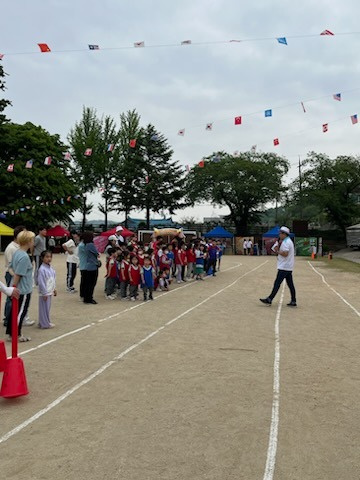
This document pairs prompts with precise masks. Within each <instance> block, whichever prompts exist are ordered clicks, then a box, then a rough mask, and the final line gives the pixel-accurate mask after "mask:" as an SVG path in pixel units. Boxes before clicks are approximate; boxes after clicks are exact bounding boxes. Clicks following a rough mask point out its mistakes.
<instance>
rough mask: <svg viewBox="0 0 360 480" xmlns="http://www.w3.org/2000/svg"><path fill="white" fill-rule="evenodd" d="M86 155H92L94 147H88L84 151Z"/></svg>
mask: <svg viewBox="0 0 360 480" xmlns="http://www.w3.org/2000/svg"><path fill="white" fill-rule="evenodd" d="M84 155H85V157H91V155H92V148H87V149H86V150H85V152H84Z"/></svg>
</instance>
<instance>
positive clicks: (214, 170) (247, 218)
mask: <svg viewBox="0 0 360 480" xmlns="http://www.w3.org/2000/svg"><path fill="white" fill-rule="evenodd" d="M288 168H289V164H288V161H287V160H286V159H285V158H283V157H279V156H278V155H276V154H274V153H258V154H251V153H250V152H243V153H240V154H239V155H238V156H236V157H234V156H232V155H229V154H227V153H225V152H219V153H216V154H213V155H211V156H210V157H208V159H206V160H205V162H204V167H200V166H196V167H194V168H193V170H192V171H191V172H190V173H189V175H188V176H187V187H186V190H187V196H188V199H189V201H190V202H191V203H192V204H195V202H197V201H199V200H207V201H210V202H212V203H214V204H217V205H226V206H227V207H228V208H229V210H230V215H229V219H231V221H232V222H233V223H234V225H235V228H236V234H237V235H244V234H246V233H247V228H248V225H249V223H250V222H252V221H256V220H258V218H259V213H260V210H261V209H262V208H263V206H264V205H265V204H266V203H267V202H270V201H273V200H275V199H276V198H279V196H280V194H281V192H282V191H283V188H284V187H283V177H284V175H285V174H286V173H287V171H288Z"/></svg>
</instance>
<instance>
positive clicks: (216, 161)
mask: <svg viewBox="0 0 360 480" xmlns="http://www.w3.org/2000/svg"><path fill="white" fill-rule="evenodd" d="M220 160H221V158H220V157H219V156H218V155H215V156H214V157H212V161H213V162H214V163H219V162H220Z"/></svg>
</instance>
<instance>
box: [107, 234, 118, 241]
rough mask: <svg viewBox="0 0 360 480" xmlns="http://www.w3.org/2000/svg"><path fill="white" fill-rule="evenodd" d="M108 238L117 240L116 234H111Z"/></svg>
mask: <svg viewBox="0 0 360 480" xmlns="http://www.w3.org/2000/svg"><path fill="white" fill-rule="evenodd" d="M108 240H110V241H111V240H117V237H116V235H110V237H109V238H108Z"/></svg>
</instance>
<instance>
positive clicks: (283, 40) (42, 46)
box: [1, 29, 360, 56]
mask: <svg viewBox="0 0 360 480" xmlns="http://www.w3.org/2000/svg"><path fill="white" fill-rule="evenodd" d="M354 35H360V32H337V33H336V35H335V33H333V32H332V31H331V30H328V29H326V30H323V31H322V32H320V33H317V34H316V33H308V34H306V33H304V34H301V35H285V36H283V37H278V36H274V37H272V36H271V37H249V38H242V39H241V38H240V39H231V40H208V41H202V42H194V41H192V40H191V39H188V40H182V41H180V42H178V43H162V44H153V45H146V44H145V41H139V42H134V43H133V45H132V46H130V45H122V46H119V47H102V48H101V51H105V50H129V49H133V48H134V47H135V48H147V49H148V48H164V47H167V48H171V47H179V46H185V45H187V46H211V45H226V44H239V43H248V42H263V41H274V40H275V41H276V42H277V43H278V44H280V45H288V40H289V39H306V38H316V37H324V36H327V37H329V36H330V37H334V36H336V37H340V36H354ZM37 45H38V47H39V51H23V52H5V53H1V55H2V56H4V55H6V56H10V55H32V54H35V53H75V52H85V51H89V50H91V51H95V50H100V47H99V45H98V44H88V45H87V48H77V49H67V50H54V49H52V48H50V47H49V45H48V44H47V43H38V44H37Z"/></svg>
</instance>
